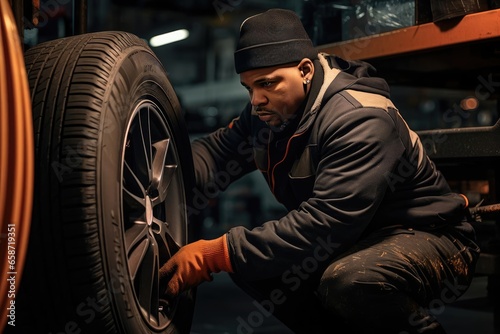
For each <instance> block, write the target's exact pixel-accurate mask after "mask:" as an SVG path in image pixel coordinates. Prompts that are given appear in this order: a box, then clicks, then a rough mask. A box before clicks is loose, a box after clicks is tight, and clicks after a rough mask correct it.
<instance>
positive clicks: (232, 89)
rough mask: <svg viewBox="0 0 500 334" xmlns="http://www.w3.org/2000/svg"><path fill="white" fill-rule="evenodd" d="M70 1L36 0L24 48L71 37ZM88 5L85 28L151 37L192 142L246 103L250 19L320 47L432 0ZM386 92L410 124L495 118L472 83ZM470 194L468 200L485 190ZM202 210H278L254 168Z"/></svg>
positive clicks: (113, 0) (383, 27) (418, 19)
mask: <svg viewBox="0 0 500 334" xmlns="http://www.w3.org/2000/svg"><path fill="white" fill-rule="evenodd" d="M13 1H14V2H15V1H16V0H13ZM74 3H76V2H75V1H71V0H41V1H40V10H39V11H38V13H37V15H35V16H36V17H37V19H38V22H37V24H36V25H35V24H34V22H33V21H32V20H31V19H28V18H26V17H24V20H23V21H24V22H23V24H24V28H25V29H24V36H23V38H24V48H25V49H28V48H29V47H31V46H33V45H36V44H39V43H41V42H43V41H47V40H52V39H56V38H61V37H65V36H69V35H72V34H73V31H74V23H75V20H76V18H78V15H80V14H81V13H78V10H77V9H76V8H73V6H74ZM476 3H478V4H480V6H484V8H476V10H484V9H491V8H497V7H494V6H496V4H495V3H496V2H495V1H489V2H486V1H483V2H482V1H478V2H476ZM86 5H87V15H86V17H85V19H86V31H87V32H93V31H103V30H122V31H127V32H130V33H133V34H135V35H137V36H139V37H140V38H143V39H144V40H145V41H147V42H148V43H150V46H151V48H152V50H153V51H154V52H155V53H156V54H157V56H158V57H159V59H160V61H161V62H162V63H163V65H164V67H165V69H166V71H167V73H168V76H169V79H170V81H171V83H172V84H173V87H174V89H175V90H176V92H177V94H178V96H179V99H180V101H181V105H182V107H183V109H184V111H185V115H186V121H187V126H188V129H189V133H190V136H191V137H192V138H195V137H197V136H200V135H203V134H204V133H207V132H210V131H212V130H214V129H216V128H218V127H220V126H224V125H225V124H227V123H228V122H229V121H230V120H231V119H232V118H233V117H235V116H236V115H237V114H238V113H239V112H240V110H241V109H242V108H243V106H244V105H245V103H246V102H247V101H248V96H247V92H246V90H245V89H244V88H243V87H242V86H241V85H240V83H239V77H238V76H237V75H236V73H235V71H234V67H233V65H234V63H233V51H234V48H235V45H236V40H237V37H238V30H239V26H240V24H241V22H242V21H243V20H244V19H245V18H246V17H248V16H250V15H254V14H256V13H259V12H262V11H265V10H266V9H269V8H274V7H280V8H288V9H291V10H294V11H295V12H297V13H298V14H299V15H300V16H301V18H302V21H303V22H304V25H305V26H306V29H307V30H308V32H309V34H310V36H311V38H312V40H313V42H314V43H315V45H317V46H323V45H328V44H329V43H334V42H338V41H342V40H348V39H352V38H355V37H363V36H366V35H371V34H375V33H382V32H387V31H391V30H394V29H398V28H402V27H406V26H411V25H415V24H420V23H425V22H430V21H432V18H431V14H430V13H429V11H428V7H429V1H410V0H402V1H392V0H366V1H362V0H357V1H351V0H340V1H332V0H309V1H301V0H288V1H284V0H212V1H207V0H183V1H163V0H122V1H119V0H88V1H86ZM488 6H489V8H488ZM426 8H427V10H426ZM179 29H185V31H187V35H188V36H187V38H185V39H183V40H180V41H177V42H174V43H171V44H166V45H162V46H153V45H152V44H151V38H153V37H154V36H158V35H161V34H165V33H169V32H173V31H177V30H179ZM454 56H457V57H459V56H460V55H454ZM392 94H393V100H394V101H395V103H396V105H397V106H398V107H399V108H400V110H401V112H402V114H403V115H404V116H405V118H406V119H407V121H408V122H409V123H410V125H411V126H412V128H413V129H415V130H427V129H435V128H459V127H468V126H490V125H493V124H495V123H496V121H497V120H498V107H497V103H496V100H491V99H490V100H482V101H479V100H478V99H474V98H471V97H473V96H474V92H473V91H471V90H470V89H469V90H465V89H460V87H455V89H443V88H438V87H425V86H422V85H415V86H411V85H405V86H397V85H392ZM457 111H458V112H463V111H466V112H467V117H452V113H456V112H457ZM447 114H448V117H447ZM469 195H470V196H472V198H471V201H472V202H477V201H479V199H480V198H479V197H480V196H481V194H480V193H479V192H478V193H474V192H473V193H470V194H469ZM206 210H207V212H205V215H204V217H205V218H204V222H203V225H202V226H203V227H204V228H205V229H206V230H210V228H211V227H213V226H218V227H220V228H223V229H226V228H228V227H230V226H231V225H241V224H243V225H248V226H255V225H258V224H260V223H261V222H263V221H265V220H267V219H271V218H273V217H277V216H279V215H280V214H282V213H283V208H282V207H281V205H280V204H279V203H276V202H275V201H274V198H273V196H272V195H271V194H270V192H269V190H268V188H267V186H266V184H265V181H264V180H263V178H262V176H260V175H258V174H256V173H254V174H251V175H248V176H246V177H244V178H243V179H241V180H240V181H239V182H237V183H236V184H234V185H232V186H231V187H230V188H229V189H228V191H226V192H225V193H223V194H221V195H220V196H219V197H218V198H216V199H214V201H213V203H211V205H209V206H208V207H207V209H206Z"/></svg>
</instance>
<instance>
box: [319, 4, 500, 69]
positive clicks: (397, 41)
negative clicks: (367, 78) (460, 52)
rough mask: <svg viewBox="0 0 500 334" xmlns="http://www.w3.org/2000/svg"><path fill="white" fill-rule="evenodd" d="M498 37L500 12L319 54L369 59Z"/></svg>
mask: <svg viewBox="0 0 500 334" xmlns="http://www.w3.org/2000/svg"><path fill="white" fill-rule="evenodd" d="M498 37H500V9H495V10H489V11H484V12H479V13H474V14H469V15H465V16H464V17H462V18H459V19H454V20H446V21H440V22H437V23H425V24H420V25H415V26H411V27H407V28H402V29H398V30H394V31H391V32H386V33H382V34H377V35H372V36H366V37H361V38H356V39H352V40H348V41H342V42H336V43H332V44H327V45H322V46H320V47H319V49H320V51H322V52H327V53H333V54H336V55H338V56H340V57H343V58H345V59H362V60H368V59H373V58H380V57H388V56H397V55H402V54H405V53H410V52H420V51H425V50H432V49H436V48H441V47H445V46H452V45H457V44H461V43H467V42H478V41H482V40H489V39H494V38H498Z"/></svg>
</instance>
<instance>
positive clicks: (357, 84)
mask: <svg viewBox="0 0 500 334" xmlns="http://www.w3.org/2000/svg"><path fill="white" fill-rule="evenodd" d="M314 64H315V66H316V73H315V75H314V78H313V82H312V89H311V93H310V97H309V101H308V102H307V105H306V109H305V110H306V112H305V113H304V115H303V119H302V122H301V124H302V125H301V126H300V128H301V129H302V130H304V127H306V128H307V127H308V124H309V123H310V121H311V117H310V116H313V115H314V114H315V113H316V112H317V111H318V110H320V109H321V106H322V105H324V104H325V103H326V101H328V100H329V99H330V98H332V97H333V96H334V95H335V94H337V93H339V92H340V91H343V90H347V89H350V90H356V91H360V92H365V93H372V94H379V95H382V96H384V97H387V98H389V97H390V91H389V85H388V84H387V82H386V81H385V79H383V78H379V77H375V76H374V75H375V73H376V69H375V67H373V66H372V65H371V64H369V63H367V62H364V61H360V60H345V59H342V58H340V57H338V56H335V55H329V54H326V53H319V54H318V60H315V61H314ZM318 65H319V66H318ZM316 92H317V93H316ZM299 131H300V130H299Z"/></svg>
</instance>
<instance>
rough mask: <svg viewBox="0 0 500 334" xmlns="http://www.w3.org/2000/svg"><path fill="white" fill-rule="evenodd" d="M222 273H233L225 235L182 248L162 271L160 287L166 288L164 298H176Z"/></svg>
mask: <svg viewBox="0 0 500 334" xmlns="http://www.w3.org/2000/svg"><path fill="white" fill-rule="evenodd" d="M220 271H227V272H232V271H233V268H232V266H231V261H230V259H229V252H228V249H227V241H226V235H225V234H224V235H223V236H221V237H219V238H217V239H213V240H198V241H196V242H193V243H191V244H188V245H185V246H183V247H181V249H179V251H178V252H177V253H175V255H174V256H172V258H170V259H169V260H168V261H167V262H166V263H165V264H164V265H163V266H162V267H161V268H160V287H164V286H165V285H166V288H165V291H164V292H165V297H167V298H173V297H175V296H177V295H178V294H180V293H181V292H183V291H185V290H188V289H189V288H192V287H195V286H197V285H199V284H200V283H202V282H204V281H211V280H212V279H213V278H212V275H211V274H212V273H218V272H220Z"/></svg>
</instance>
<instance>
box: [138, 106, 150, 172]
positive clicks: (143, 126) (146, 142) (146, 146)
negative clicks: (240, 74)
mask: <svg viewBox="0 0 500 334" xmlns="http://www.w3.org/2000/svg"><path fill="white" fill-rule="evenodd" d="M143 115H145V116H143ZM143 118H146V119H145V120H143ZM139 125H140V130H141V142H142V149H143V153H144V159H145V161H146V167H147V170H148V173H151V150H152V146H151V124H150V120H149V108H148V112H146V113H140V115H139ZM148 178H149V179H150V180H151V175H148Z"/></svg>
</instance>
